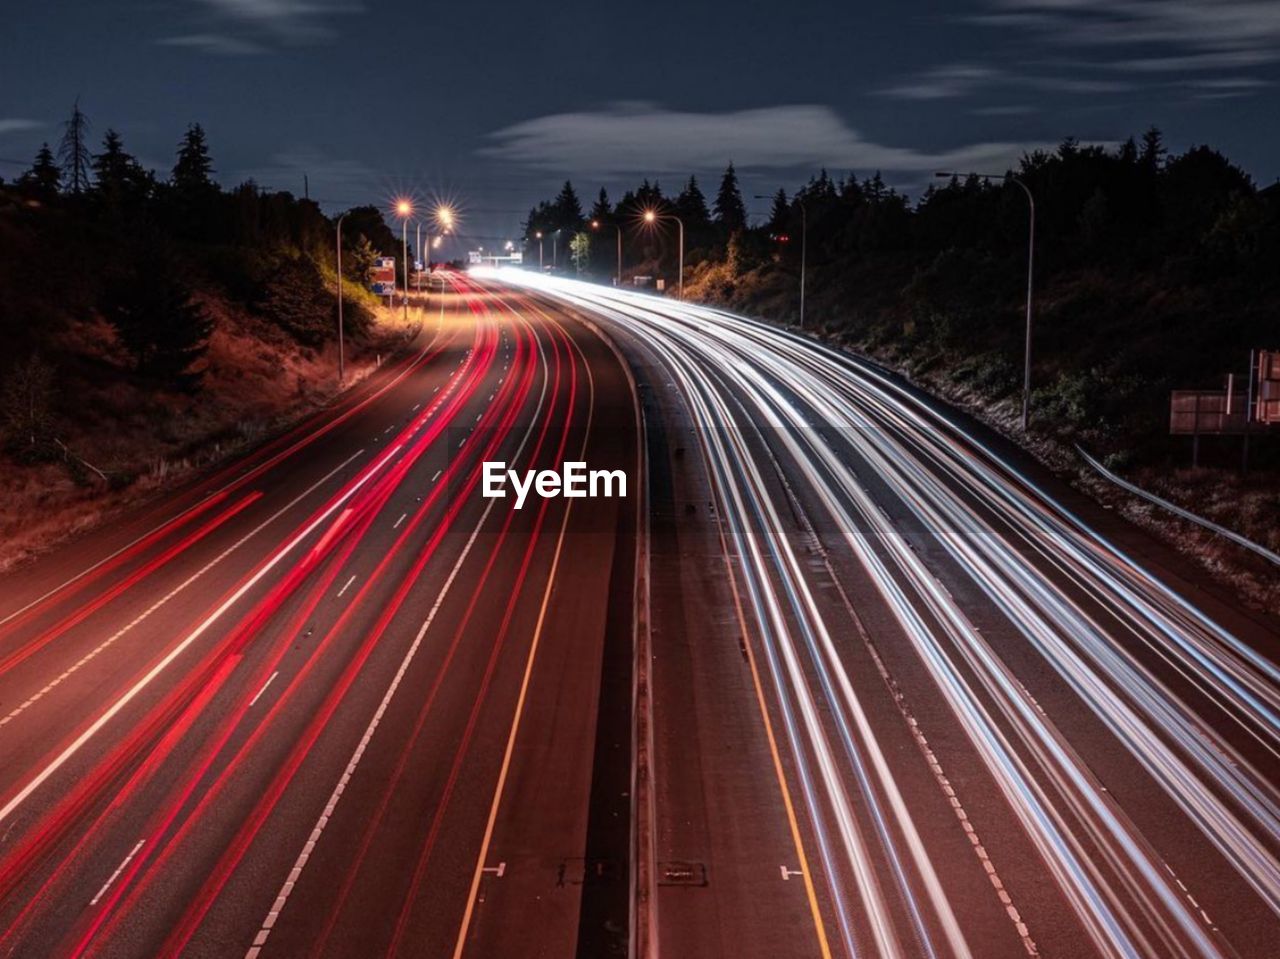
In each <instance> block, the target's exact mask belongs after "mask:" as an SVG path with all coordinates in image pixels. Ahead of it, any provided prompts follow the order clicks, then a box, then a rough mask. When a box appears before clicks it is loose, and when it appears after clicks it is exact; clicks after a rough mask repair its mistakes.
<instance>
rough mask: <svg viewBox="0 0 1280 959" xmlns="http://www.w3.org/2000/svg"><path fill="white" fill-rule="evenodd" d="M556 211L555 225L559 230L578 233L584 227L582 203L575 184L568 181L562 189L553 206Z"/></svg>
mask: <svg viewBox="0 0 1280 959" xmlns="http://www.w3.org/2000/svg"><path fill="white" fill-rule="evenodd" d="M552 207H553V208H554V210H555V225H556V227H557V228H558V229H562V230H565V231H566V232H574V233H576V232H577V231H578V229H579V228H580V227H581V226H582V203H581V202H579V200H578V194H577V193H575V192H574V189H573V184H572V183H570V182H569V181H568V180H565V181H564V186H563V187H561V188H560V195H559V196H557V197H556V201H555V203H553V204H552Z"/></svg>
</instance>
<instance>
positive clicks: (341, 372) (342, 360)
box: [334, 213, 347, 389]
mask: <svg viewBox="0 0 1280 959" xmlns="http://www.w3.org/2000/svg"><path fill="white" fill-rule="evenodd" d="M346 218H347V214H345V213H344V214H342V216H340V217H338V226H337V229H335V230H334V233H335V234H336V241H335V243H336V246H337V249H338V389H342V381H343V376H344V374H345V372H346V368H345V367H346V363H345V360H346V357H345V356H343V344H342V221H343V220H345V219H346Z"/></svg>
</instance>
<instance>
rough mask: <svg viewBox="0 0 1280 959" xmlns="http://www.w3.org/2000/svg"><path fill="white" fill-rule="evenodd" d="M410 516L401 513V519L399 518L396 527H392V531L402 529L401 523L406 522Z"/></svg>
mask: <svg viewBox="0 0 1280 959" xmlns="http://www.w3.org/2000/svg"><path fill="white" fill-rule="evenodd" d="M408 515H409V514H408V513H401V514H400V518H399V519H398V520H396V522H395V525H394V526H392V527H391V528H392V529H399V528H400V524H401V523H403V522H404V521H405V518H406V517H407V516H408Z"/></svg>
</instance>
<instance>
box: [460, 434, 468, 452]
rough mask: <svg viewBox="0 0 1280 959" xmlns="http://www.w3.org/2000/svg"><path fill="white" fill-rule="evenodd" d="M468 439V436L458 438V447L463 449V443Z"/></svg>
mask: <svg viewBox="0 0 1280 959" xmlns="http://www.w3.org/2000/svg"><path fill="white" fill-rule="evenodd" d="M466 441H467V438H466V437H465V436H464V437H463V438H462V439H460V440H458V449H462V444H463V443H465V442H466Z"/></svg>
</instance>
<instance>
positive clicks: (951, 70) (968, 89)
mask: <svg viewBox="0 0 1280 959" xmlns="http://www.w3.org/2000/svg"><path fill="white" fill-rule="evenodd" d="M1000 75H1001V74H1000V71H999V70H996V69H994V68H992V67H988V66H981V65H978V64H969V63H956V64H951V65H950V66H945V67H936V68H934V69H932V70H926V71H925V72H923V73H920V74H918V75H917V76H916V77H915V78H914V79H913V80H911V81H909V82H907V83H901V84H897V85H895V86H891V87H886V88H885V89H883V90H881V91H880V93H881V95H882V96H887V97H896V98H898V99H901V100H945V99H950V98H952V97H962V96H967V95H969V94H971V93H973V92H975V91H976V90H978V89H979V88H980V87H983V86H986V85H987V84H988V83H990V82H991V81H993V80H995V79H996V78H998V77H999V76H1000Z"/></svg>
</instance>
